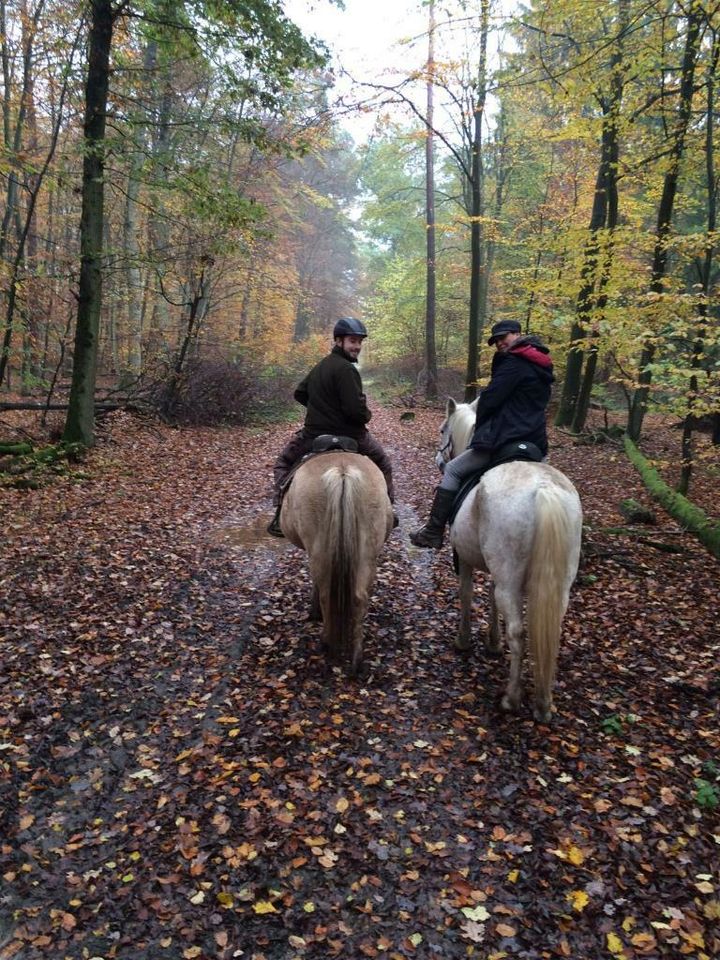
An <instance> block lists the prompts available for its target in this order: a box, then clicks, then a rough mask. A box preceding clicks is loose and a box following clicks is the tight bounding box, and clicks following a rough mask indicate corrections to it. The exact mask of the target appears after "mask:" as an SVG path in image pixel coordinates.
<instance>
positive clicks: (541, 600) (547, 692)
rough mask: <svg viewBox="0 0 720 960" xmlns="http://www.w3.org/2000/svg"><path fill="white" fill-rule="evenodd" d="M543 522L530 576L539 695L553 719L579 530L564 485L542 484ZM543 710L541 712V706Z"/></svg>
mask: <svg viewBox="0 0 720 960" xmlns="http://www.w3.org/2000/svg"><path fill="white" fill-rule="evenodd" d="M536 507H537V525H536V527H535V538H534V540H533V546H532V552H531V555H530V564H529V568H528V577H527V631H528V643H529V647H530V654H531V656H532V661H533V671H534V676H535V700H536V704H537V709H538V710H539V711H540V713H541V714H542V716H541V717H539V718H538V719H543V720H548V719H549V714H550V706H551V703H552V687H553V683H554V681H555V668H556V664H557V656H558V648H559V645H560V630H561V627H562V621H563V617H564V616H565V611H566V609H567V604H568V595H569V590H570V582H571V580H572V573H573V572H572V571H571V570H570V569H569V567H570V564H571V558H572V556H573V545H574V540H575V533H574V527H573V520H572V517H571V516H570V514H569V513H568V510H567V496H566V494H565V493H564V491H562V490H561V489H559V488H557V487H554V486H548V485H546V484H542V485H541V486H540V487H538V489H537V493H536ZM536 716H537V712H536Z"/></svg>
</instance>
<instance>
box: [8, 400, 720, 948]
mask: <svg viewBox="0 0 720 960" xmlns="http://www.w3.org/2000/svg"><path fill="white" fill-rule="evenodd" d="M402 412H403V411H402V409H401V408H396V409H395V408H386V409H385V410H381V409H379V408H378V407H377V405H376V418H375V420H374V426H375V430H376V432H377V434H378V436H379V437H380V438H381V439H382V440H383V441H384V442H385V443H386V445H387V447H388V449H389V450H390V452H391V453H392V456H393V459H394V462H395V466H396V472H397V478H398V479H397V486H398V491H399V501H400V502H399V513H400V515H401V527H400V529H399V530H398V531H395V532H394V533H393V535H392V537H391V539H390V541H389V542H388V544H387V546H386V548H385V550H384V552H383V554H382V558H381V563H380V568H379V576H378V582H377V586H376V589H375V593H374V598H373V601H372V604H371V609H370V614H369V616H368V621H367V639H366V651H367V656H368V658H369V661H370V664H371V673H370V676H369V678H368V679H367V680H366V681H365V682H364V684H360V683H355V682H350V681H348V680H347V679H345V678H344V677H343V676H342V675H341V674H339V673H337V672H335V671H333V670H331V669H329V668H328V667H327V666H326V665H325V663H324V661H323V659H322V657H321V655H320V652H319V646H318V626H317V624H314V623H311V622H309V621H308V619H307V613H306V608H307V599H308V591H309V581H308V576H307V572H306V567H305V561H304V557H303V555H302V554H301V553H300V552H299V551H297V550H295V548H293V547H290V546H288V545H287V544H285V543H282V542H278V541H274V540H272V539H270V538H269V537H266V536H264V535H263V529H264V525H265V523H266V522H267V520H268V519H269V514H270V501H269V490H268V486H269V478H270V473H271V464H272V459H273V456H274V453H275V451H276V449H277V448H278V447H279V446H280V444H281V443H282V441H283V439H284V437H285V436H286V435H287V433H288V432H289V429H278V428H275V429H272V430H271V429H270V428H267V429H262V430H250V429H245V430H240V429H233V430H229V429H228V430H186V431H173V430H170V429H166V428H163V427H157V426H149V425H147V424H142V423H140V422H138V421H136V420H133V419H131V418H130V417H128V416H125V415H117V416H116V417H115V418H114V419H113V420H112V421H111V422H110V424H109V426H108V427H107V428H106V429H105V432H104V435H103V437H102V440H101V443H100V444H99V446H98V447H97V448H96V450H95V451H93V453H92V454H91V456H90V457H89V459H88V463H87V464H86V465H85V466H84V467H83V468H82V469H83V471H84V474H85V476H84V478H83V476H82V475H80V476H78V477H76V478H75V479H59V480H57V481H56V482H54V483H52V484H50V485H48V486H45V487H43V488H42V489H40V490H37V491H19V490H10V489H5V490H0V510H2V515H3V525H2V528H3V539H4V543H3V547H2V570H1V572H0V635H2V648H1V651H0V652H1V656H2V661H1V667H2V686H1V688H0V820H1V822H0V873H1V874H2V877H3V885H2V893H1V894H0V957H2V958H11V957H13V958H22V960H35V958H48V957H51V958H53V960H56V958H57V960H60V958H66V957H68V958H73V960H75V958H78V960H80V958H126V960H145V958H147V960H159V958H165V957H167V958H169V960H180V958H193V957H197V958H201V960H204V958H223V960H224V958H230V957H245V958H254V960H263V958H264V960H291V958H320V957H323V958H324V957H344V958H345V957H351V958H362V957H380V958H390V960H397V958H406V957H414V958H418V960H420V958H422V960H425V958H460V957H477V958H484V960H486V958H501V957H518V958H519V957H522V958H541V957H548V958H552V957H570V958H575V960H581V958H582V960H591V958H596V957H597V958H601V957H616V958H621V957H625V958H628V960H630V958H636V957H652V958H657V957H672V958H675V957H691V958H712V957H716V956H718V955H719V954H720V877H719V876H718V867H719V864H720V822H719V817H718V810H719V808H718V807H717V806H714V804H715V803H716V802H717V800H718V795H719V794H720V781H719V780H718V776H719V773H720V732H719V723H718V719H719V718H718V698H719V696H720V674H719V672H718V659H719V658H718V653H719V650H720V647H719V641H718V628H717V603H718V564H717V562H716V561H715V560H714V559H713V558H712V557H711V556H710V555H709V554H708V553H707V552H706V551H705V550H704V549H703V548H702V547H701V546H700V545H699V544H698V543H697V541H695V540H694V539H693V538H692V537H690V536H688V535H686V534H684V533H683V532H682V531H681V530H680V529H679V528H678V527H677V525H676V523H675V522H674V521H673V520H671V519H670V518H669V517H667V516H666V515H665V514H664V513H663V512H662V511H661V510H659V509H658V511H657V512H658V522H657V524H656V525H655V526H653V527H636V528H628V527H627V524H626V523H625V521H624V520H623V519H622V517H621V516H620V514H619V512H618V504H619V502H620V500H622V499H624V498H626V497H634V498H635V499H637V500H639V501H641V502H643V503H647V502H648V501H647V496H646V494H645V492H644V490H643V488H642V486H641V483H640V481H639V478H638V477H637V475H636V474H635V472H634V470H633V468H632V467H631V466H630V465H629V463H628V462H627V461H626V459H625V457H624V454H623V453H622V451H621V449H620V448H619V447H615V446H612V445H610V444H605V445H602V446H577V445H575V444H574V443H573V441H572V440H571V438H569V437H567V436H565V435H560V434H555V435H554V447H553V462H554V463H555V464H556V465H557V466H559V467H560V468H561V469H563V470H564V471H565V472H566V473H567V474H568V475H569V476H570V477H571V478H572V479H573V481H574V482H575V483H576V485H577V486H578V489H579V491H580V494H581V497H582V500H583V505H584V510H585V514H586V522H587V525H588V529H587V537H586V546H585V557H584V560H583V563H582V566H581V571H580V576H579V579H578V582H577V584H576V586H575V588H574V590H573V595H572V599H571V606H570V609H569V611H568V615H567V618H566V622H565V628H564V636H563V641H562V647H561V654H560V660H559V670H558V683H557V688H556V696H555V703H556V709H557V713H556V715H555V718H554V720H553V723H552V725H551V726H542V725H537V724H535V723H534V722H533V721H532V719H531V714H530V710H529V708H527V707H526V708H524V709H523V712H522V713H521V715H520V716H518V717H509V716H506V715H504V714H503V713H502V712H501V711H500V709H499V699H500V694H501V691H502V689H503V685H504V683H505V681H506V673H507V665H506V662H505V659H504V657H501V658H492V657H490V656H489V655H487V654H486V653H485V652H484V649H483V646H482V644H481V642H480V641H479V640H478V642H477V645H476V649H475V651H474V652H473V653H472V654H471V655H470V656H465V657H461V656H459V655H458V654H456V653H455V652H454V651H453V647H452V637H453V634H454V632H455V630H456V627H457V621H458V615H457V609H456V598H455V578H454V574H453V572H452V568H451V565H450V554H449V550H448V548H445V549H444V550H443V551H441V552H440V553H439V554H435V553H434V552H430V551H418V550H415V549H413V548H412V547H410V546H409V542H408V539H407V535H408V531H409V530H410V529H412V528H413V526H414V525H415V524H416V522H417V518H418V516H424V515H425V511H426V509H427V505H428V503H429V500H430V496H431V491H432V487H433V485H434V483H435V482H436V475H435V473H434V467H433V463H432V453H433V449H434V444H435V437H436V431H437V426H438V424H439V421H440V419H441V412H440V411H439V410H427V409H418V410H417V411H415V413H416V415H415V419H414V420H406V419H402V418H401V415H402ZM710 488H711V487H710V486H709V485H708V484H707V483H706V485H705V486H703V485H702V484H699V487H698V493H699V496H700V499H701V500H703V499H704V500H705V503H704V504H703V505H705V506H707V505H708V504H709V503H710V502H711V501H712V497H711V496H710V494H709V492H708V491H709V490H710ZM618 530H619V532H618ZM477 580H478V591H477V625H478V633H480V631H481V630H482V628H483V627H484V625H485V609H484V591H483V589H482V586H483V580H482V577H481V576H480V575H479V574H478V577H477Z"/></svg>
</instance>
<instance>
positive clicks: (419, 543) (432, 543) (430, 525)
mask: <svg viewBox="0 0 720 960" xmlns="http://www.w3.org/2000/svg"><path fill="white" fill-rule="evenodd" d="M456 492H457V491H455V490H443V489H442V487H435V499H434V500H433V503H432V507H431V508H430V516H429V517H428V521H427V523H426V524H425V526H424V527H420V529H419V530H416V531H415V532H414V533H411V534H410V542H411V543H414V544H415V546H416V547H432V548H433V549H435V550H439V549H440V547H441V546H442V544H443V535H444V533H445V524H446V523H447V521H448V517H449V516H450V514H451V513H452V508H453V503H454V502H455V494H456Z"/></svg>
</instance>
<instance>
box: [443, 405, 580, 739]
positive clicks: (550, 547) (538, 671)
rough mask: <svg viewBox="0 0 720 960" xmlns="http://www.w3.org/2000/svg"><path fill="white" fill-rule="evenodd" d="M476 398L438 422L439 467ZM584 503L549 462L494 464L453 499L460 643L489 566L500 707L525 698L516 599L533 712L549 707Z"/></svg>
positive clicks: (542, 715) (460, 440)
mask: <svg viewBox="0 0 720 960" xmlns="http://www.w3.org/2000/svg"><path fill="white" fill-rule="evenodd" d="M476 406H477V401H475V402H474V403H470V404H468V403H460V404H458V403H456V402H455V401H454V400H453V399H452V398H450V399H448V402H447V408H446V418H445V421H444V423H443V424H442V426H441V428H440V437H441V443H440V447H439V450H438V454H437V457H436V460H437V463H438V465H439V466H444V464H445V463H447V461H449V460H452V458H453V457H455V456H457V455H458V454H460V453H462V452H463V450H465V449H466V448H467V446H468V443H469V441H470V438H471V436H472V432H473V427H474V424H475V409H476ZM581 535H582V508H581V506H580V498H579V496H578V494H577V491H576V489H575V487H574V486H573V485H572V483H571V482H570V481H569V480H568V478H567V477H566V476H565V475H564V474H563V473H561V472H560V471H559V470H556V469H555V468H554V467H551V466H550V465H549V464H547V463H535V462H529V461H514V462H512V463H504V464H500V465H499V466H497V467H493V468H492V469H491V470H489V471H488V472H487V473H486V474H484V476H483V477H482V479H481V481H480V483H479V484H478V485H477V487H475V488H474V490H472V492H471V493H470V495H469V496H468V497H467V498H466V500H465V502H464V503H463V505H462V507H461V508H460V510H459V512H458V514H457V516H456V517H455V520H454V521H453V523H452V526H451V528H450V542H451V543H452V545H453V547H454V549H455V551H456V553H457V556H458V561H459V570H458V574H459V579H460V609H461V613H460V631H459V634H458V637H457V640H456V641H455V646H456V647H457V649H458V650H467V649H468V648H469V647H470V645H471V638H470V613H471V604H472V590H473V569H474V568H476V567H478V568H480V569H482V570H485V571H487V572H488V573H489V574H490V577H491V583H490V632H489V637H488V638H487V641H486V642H487V645H488V647H489V649H491V650H493V651H495V652H497V651H499V650H500V648H501V645H502V633H501V629H500V621H499V617H502V619H503V621H504V624H505V634H506V637H507V642H508V646H509V648H510V679H509V681H508V685H507V689H506V691H505V696H504V697H503V699H502V706H503V709H505V710H517V709H518V708H519V706H520V701H521V699H522V681H521V673H522V661H523V654H524V630H523V601H524V600H526V601H527V614H526V616H527V635H528V640H529V646H530V654H531V657H532V662H533V672H534V678H535V707H534V711H533V712H534V716H535V719H536V720H538V721H541V722H543V723H547V722H548V721H549V720H550V715H551V712H552V687H553V683H554V680H555V669H556V663H557V654H558V646H559V642H560V629H561V626H562V621H563V617H564V616H565V611H566V610H567V605H568V598H569V594H570V587H571V585H572V583H573V581H574V579H575V576H576V574H577V568H578V562H579V559H580V540H581Z"/></svg>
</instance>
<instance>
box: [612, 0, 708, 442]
mask: <svg viewBox="0 0 720 960" xmlns="http://www.w3.org/2000/svg"><path fill="white" fill-rule="evenodd" d="M700 24H701V14H700V11H699V8H697V7H695V6H691V8H690V13H689V14H688V17H687V26H688V30H687V37H686V39H685V51H684V54H683V63H682V72H681V76H680V103H679V105H678V116H677V122H676V125H675V132H674V136H673V142H672V145H671V154H670V167H669V169H668V172H667V173H666V174H665V179H664V182H663V192H662V196H661V198H660V205H659V207H658V218H657V228H656V234H655V251H654V254H653V264H652V280H651V283H650V291H651V292H652V293H655V294H658V295H661V294H662V293H663V289H664V283H663V281H664V278H665V273H666V270H667V246H668V239H669V236H670V224H671V222H672V215H673V207H674V204H675V194H676V193H677V187H678V180H679V178H680V161H681V160H682V157H683V152H684V149H685V137H686V134H687V128H688V123H689V121H690V113H691V108H692V95H693V89H694V83H695V65H696V63H697V56H698V48H699V42H700ZM654 356H655V344H654V343H652V341H650V340H648V341H646V342H645V345H644V346H643V349H642V352H641V354H640V361H639V364H638V371H639V373H638V383H639V386H638V387H637V388H636V389H635V392H634V394H633V398H632V402H631V404H630V411H629V414H628V422H627V433H628V436H629V437H630V439H631V440H633V441H635V442H636V443H637V442H638V441H639V439H640V435H641V433H642V425H643V420H644V418H645V413H646V412H647V402H648V396H649V394H650V383H651V382H652V371H651V369H650V364H651V363H652V361H653V358H654Z"/></svg>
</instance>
